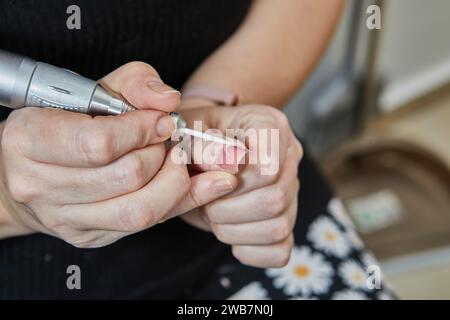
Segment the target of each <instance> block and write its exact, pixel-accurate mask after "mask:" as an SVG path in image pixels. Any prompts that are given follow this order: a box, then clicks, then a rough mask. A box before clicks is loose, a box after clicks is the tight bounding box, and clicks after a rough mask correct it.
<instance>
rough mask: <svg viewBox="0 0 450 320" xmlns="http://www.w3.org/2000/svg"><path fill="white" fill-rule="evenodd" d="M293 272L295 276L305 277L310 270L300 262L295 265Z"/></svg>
mask: <svg viewBox="0 0 450 320" xmlns="http://www.w3.org/2000/svg"><path fill="white" fill-rule="evenodd" d="M294 272H295V275H296V276H297V277H299V278H306V277H307V276H308V275H309V274H310V273H311V270H310V269H309V268H308V267H307V266H303V265H301V264H300V265H298V266H296V267H295V269H294Z"/></svg>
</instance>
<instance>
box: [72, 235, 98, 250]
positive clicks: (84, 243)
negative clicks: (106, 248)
mask: <svg viewBox="0 0 450 320" xmlns="http://www.w3.org/2000/svg"><path fill="white" fill-rule="evenodd" d="M65 241H66V242H68V243H69V244H71V245H72V246H74V247H75V248H78V249H89V248H97V247H100V245H98V237H97V236H96V235H90V234H83V235H80V236H76V237H72V238H68V239H66V240H65Z"/></svg>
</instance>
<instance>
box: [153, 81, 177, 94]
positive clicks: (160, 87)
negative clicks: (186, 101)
mask: <svg viewBox="0 0 450 320" xmlns="http://www.w3.org/2000/svg"><path fill="white" fill-rule="evenodd" d="M147 86H148V87H149V88H150V89H152V90H153V91H155V92H158V93H162V94H173V93H176V94H178V95H180V96H181V93H180V91H178V90H175V89H174V88H172V87H170V86H168V85H167V84H165V83H164V82H162V81H161V80H159V79H153V80H150V81H149V82H147Z"/></svg>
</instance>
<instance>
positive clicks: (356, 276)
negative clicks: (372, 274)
mask: <svg viewBox="0 0 450 320" xmlns="http://www.w3.org/2000/svg"><path fill="white" fill-rule="evenodd" d="M353 280H354V281H355V282H363V281H364V275H363V274H362V273H361V272H355V273H354V274H353Z"/></svg>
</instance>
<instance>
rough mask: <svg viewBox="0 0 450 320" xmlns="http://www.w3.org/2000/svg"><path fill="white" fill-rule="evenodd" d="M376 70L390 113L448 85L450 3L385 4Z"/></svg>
mask: <svg viewBox="0 0 450 320" xmlns="http://www.w3.org/2000/svg"><path fill="white" fill-rule="evenodd" d="M382 29H383V33H382V38H381V44H380V56H379V65H378V69H379V72H381V74H382V75H383V76H384V77H386V80H388V82H387V87H386V88H385V91H384V92H383V94H382V96H381V100H380V105H381V107H382V108H383V110H385V111H390V110H393V109H395V108H396V107H398V106H401V105H403V104H405V103H407V102H409V101H411V100H413V99H414V98H416V97H418V96H420V95H422V94H424V93H427V92H428V91H430V90H432V89H434V88H436V87H438V86H439V85H442V84H444V83H445V82H448V81H450V1H449V0H386V1H385V8H384V10H383V12H382Z"/></svg>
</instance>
